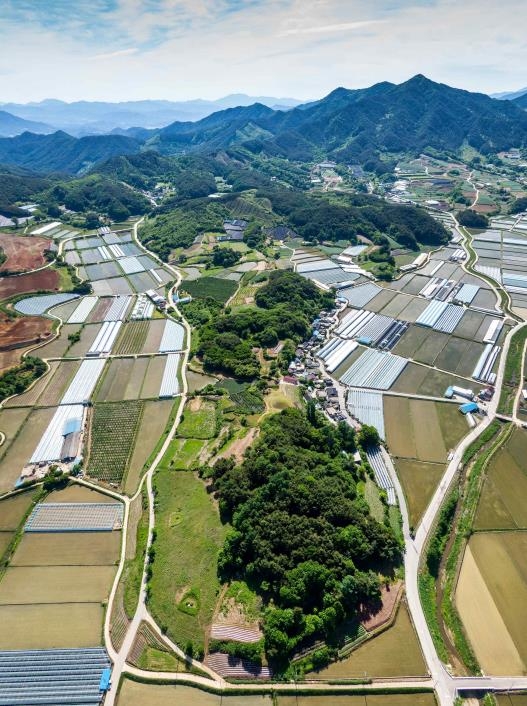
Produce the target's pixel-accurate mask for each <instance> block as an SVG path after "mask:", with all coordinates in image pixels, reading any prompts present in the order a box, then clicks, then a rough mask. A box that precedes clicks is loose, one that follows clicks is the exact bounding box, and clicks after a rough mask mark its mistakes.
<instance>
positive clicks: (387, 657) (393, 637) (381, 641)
mask: <svg viewBox="0 0 527 706" xmlns="http://www.w3.org/2000/svg"><path fill="white" fill-rule="evenodd" d="M421 675H426V665H425V662H424V659H423V655H422V653H421V647H420V645H419V641H418V640H417V635H416V633H415V630H414V627H413V625H412V621H411V620H410V616H409V614H408V609H407V608H406V604H405V603H404V602H402V603H401V605H400V606H399V609H398V612H397V616H396V618H395V621H394V623H393V625H392V626H391V627H390V628H388V629H387V630H385V631H384V632H382V633H380V635H377V636H376V637H373V638H372V639H370V640H367V641H366V642H365V643H364V644H362V645H359V647H357V649H355V650H354V651H353V652H352V653H351V654H350V655H349V657H346V658H345V659H343V660H341V661H338V662H334V663H333V664H330V665H329V666H328V667H325V668H324V669H321V670H320V671H318V672H315V673H313V674H312V675H311V676H314V677H318V678H324V679H344V678H346V679H351V678H355V679H358V678H365V677H367V678H382V677H395V676H408V677H411V676H421Z"/></svg>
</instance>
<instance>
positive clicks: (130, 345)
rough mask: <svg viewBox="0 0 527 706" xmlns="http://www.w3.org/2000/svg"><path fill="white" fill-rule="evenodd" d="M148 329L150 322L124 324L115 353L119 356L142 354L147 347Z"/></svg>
mask: <svg viewBox="0 0 527 706" xmlns="http://www.w3.org/2000/svg"><path fill="white" fill-rule="evenodd" d="M148 327H149V321H130V322H129V323H126V324H124V326H123V328H122V330H121V333H120V336H119V339H118V341H117V342H116V344H115V346H114V351H113V352H114V353H115V354H117V355H130V354H135V353H140V352H141V351H142V350H143V347H144V345H145V341H146V337H147V335H148Z"/></svg>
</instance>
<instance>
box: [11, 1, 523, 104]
mask: <svg viewBox="0 0 527 706" xmlns="http://www.w3.org/2000/svg"><path fill="white" fill-rule="evenodd" d="M525 26H527V3H525V0H500V2H498V1H497V0H408V1H404V0H369V1H368V0H0V28H1V29H2V49H1V51H0V77H1V86H2V97H1V99H0V100H3V101H4V102H7V101H11V100H12V101H19V102H28V101H31V100H40V99H43V98H48V97H54V98H61V99H63V100H70V101H71V100H79V99H87V100H127V99H131V100H136V99H140V98H167V99H172V100H185V99H190V98H197V97H203V98H218V97H220V96H222V95H225V94H228V93H241V92H243V93H249V94H251V95H274V96H294V97H298V98H302V99H305V98H315V97H319V96H321V95H324V94H326V93H328V92H329V91H330V90H332V89H333V88H335V87H336V86H339V85H343V86H346V87H348V88H358V87H363V86H368V85H371V84H373V83H375V82H377V81H383V80H388V81H393V82H400V81H404V80H406V79H407V78H409V77H410V76H412V75H414V74H416V73H424V74H426V75H427V76H429V77H430V78H432V79H434V80H438V81H443V82H445V83H449V84H451V85H455V86H459V87H463V88H467V89H469V90H479V91H482V92H493V91H502V90H514V89H517V88H520V87H523V86H527V72H526V71H525V67H526V66H527V34H526V32H525Z"/></svg>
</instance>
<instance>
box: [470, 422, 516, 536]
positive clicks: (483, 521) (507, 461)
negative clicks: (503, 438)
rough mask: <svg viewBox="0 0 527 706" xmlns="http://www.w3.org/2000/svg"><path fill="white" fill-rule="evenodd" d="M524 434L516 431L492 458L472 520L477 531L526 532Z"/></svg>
mask: <svg viewBox="0 0 527 706" xmlns="http://www.w3.org/2000/svg"><path fill="white" fill-rule="evenodd" d="M526 451H527V432H526V431H525V430H523V429H515V430H514V432H513V434H512V436H511V437H510V438H509V440H508V441H507V444H506V446H505V448H501V449H499V450H498V451H497V452H496V454H495V455H494V456H493V457H492V459H491V461H490V464H489V468H488V471H487V477H486V479H485V483H484V485H483V490H482V493H481V496H480V499H479V504H478V509H477V512H476V517H475V520H474V528H475V529H477V530H490V529H526V528H527V507H526V503H525V498H526V497H527V495H526V493H527V474H526V469H527V466H526V463H525V453H526Z"/></svg>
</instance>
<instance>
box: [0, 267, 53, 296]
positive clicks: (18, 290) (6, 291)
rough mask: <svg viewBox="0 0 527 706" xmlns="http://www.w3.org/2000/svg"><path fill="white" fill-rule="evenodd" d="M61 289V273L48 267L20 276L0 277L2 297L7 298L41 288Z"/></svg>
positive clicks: (0, 294) (0, 293)
mask: <svg viewBox="0 0 527 706" xmlns="http://www.w3.org/2000/svg"><path fill="white" fill-rule="evenodd" d="M58 289H59V274H58V272H57V271H56V270H51V269H46V270H39V271H38V272H32V273H31V274H27V275H20V276H19V277H2V279H0V299H7V298H8V297H12V296H13V295H15V294H24V293H25V292H38V291H40V290H48V291H52V292H54V291H56V290H58Z"/></svg>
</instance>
